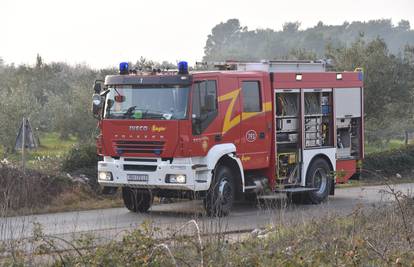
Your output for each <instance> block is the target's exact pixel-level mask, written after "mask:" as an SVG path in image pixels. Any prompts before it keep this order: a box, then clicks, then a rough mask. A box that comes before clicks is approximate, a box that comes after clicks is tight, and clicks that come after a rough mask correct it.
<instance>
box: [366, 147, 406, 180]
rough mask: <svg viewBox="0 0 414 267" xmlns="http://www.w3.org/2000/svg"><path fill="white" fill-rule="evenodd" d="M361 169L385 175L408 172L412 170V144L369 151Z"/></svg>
mask: <svg viewBox="0 0 414 267" xmlns="http://www.w3.org/2000/svg"><path fill="white" fill-rule="evenodd" d="M363 169H365V170H368V171H375V172H378V173H380V174H382V175H386V176H394V175H396V174H397V173H399V174H408V173H410V172H412V170H414V145H409V146H407V147H403V148H398V149H392V150H388V151H383V152H375V153H371V154H369V155H367V156H366V157H365V160H364V163H363Z"/></svg>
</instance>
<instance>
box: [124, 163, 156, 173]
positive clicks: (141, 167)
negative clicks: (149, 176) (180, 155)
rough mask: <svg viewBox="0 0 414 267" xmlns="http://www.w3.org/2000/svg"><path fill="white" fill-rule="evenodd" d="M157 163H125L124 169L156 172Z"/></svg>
mask: <svg viewBox="0 0 414 267" xmlns="http://www.w3.org/2000/svg"><path fill="white" fill-rule="evenodd" d="M156 170H157V165H155V166H154V165H132V164H124V171H142V172H155V171H156Z"/></svg>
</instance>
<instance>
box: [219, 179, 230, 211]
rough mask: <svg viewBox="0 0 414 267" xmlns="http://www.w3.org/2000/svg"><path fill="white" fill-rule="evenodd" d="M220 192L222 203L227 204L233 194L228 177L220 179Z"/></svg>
mask: <svg viewBox="0 0 414 267" xmlns="http://www.w3.org/2000/svg"><path fill="white" fill-rule="evenodd" d="M218 193H219V201H220V203H221V205H223V206H225V205H227V204H228V202H229V200H230V199H231V194H232V192H231V187H230V185H229V182H228V181H227V178H223V179H222V180H221V181H220V184H219V190H218Z"/></svg>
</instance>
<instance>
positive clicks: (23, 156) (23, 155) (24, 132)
mask: <svg viewBox="0 0 414 267" xmlns="http://www.w3.org/2000/svg"><path fill="white" fill-rule="evenodd" d="M25 137H26V118H25V117H23V123H22V169H23V173H25V167H26V166H25V165H26V159H25V156H26V155H25V153H24V152H25V151H24V150H25V148H26V138H25Z"/></svg>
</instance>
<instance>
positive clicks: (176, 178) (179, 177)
mask: <svg viewBox="0 0 414 267" xmlns="http://www.w3.org/2000/svg"><path fill="white" fill-rule="evenodd" d="M165 182H166V183H171V184H185V183H186V182H187V177H186V176H185V174H167V177H166V178H165Z"/></svg>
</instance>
